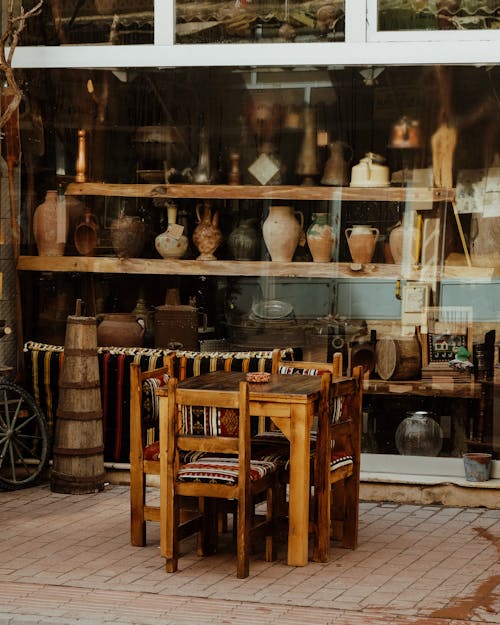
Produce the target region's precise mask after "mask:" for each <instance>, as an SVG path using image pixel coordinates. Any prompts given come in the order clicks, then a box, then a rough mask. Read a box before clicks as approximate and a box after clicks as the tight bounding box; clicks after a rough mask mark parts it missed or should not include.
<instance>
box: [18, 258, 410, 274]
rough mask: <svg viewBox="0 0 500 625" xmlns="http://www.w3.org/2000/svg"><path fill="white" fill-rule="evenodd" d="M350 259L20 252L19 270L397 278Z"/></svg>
mask: <svg viewBox="0 0 500 625" xmlns="http://www.w3.org/2000/svg"><path fill="white" fill-rule="evenodd" d="M350 267H351V265H350V263H313V262H309V263H302V262H296V263H295V262H289V263H285V262H283V263H282V262H276V261H238V260H216V261H203V260H177V259H168V260H165V259H161V258H116V257H114V256H112V257H109V256H93V257H89V256H57V257H56V256H50V257H49V256H20V257H19V260H18V265H17V268H18V270H19V271H54V272H84V273H85V272H86V273H89V272H92V273H129V274H149V275H181V276H187V275H190V276H191V275H192V276H199V275H205V276H278V277H285V278H301V277H305V278H352V277H355V278H360V277H364V278H373V279H394V280H398V279H399V278H400V270H401V268H400V266H399V265H391V264H377V265H370V266H369V268H368V270H361V271H352V270H351V268H350Z"/></svg>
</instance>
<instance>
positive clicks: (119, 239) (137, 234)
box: [111, 213, 146, 258]
mask: <svg viewBox="0 0 500 625" xmlns="http://www.w3.org/2000/svg"><path fill="white" fill-rule="evenodd" d="M145 241H146V224H145V223H144V222H143V221H142V219H141V218H140V217H130V216H127V215H124V214H123V213H122V214H121V215H120V216H119V217H118V219H114V220H113V221H112V222H111V243H112V245H113V249H114V251H115V254H116V255H117V256H118V258H137V257H138V256H140V255H141V252H142V250H143V248H144V243H145Z"/></svg>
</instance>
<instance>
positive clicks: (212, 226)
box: [193, 200, 222, 260]
mask: <svg viewBox="0 0 500 625" xmlns="http://www.w3.org/2000/svg"><path fill="white" fill-rule="evenodd" d="M201 208H202V205H201V204H198V206H197V207H196V216H197V217H198V225H197V226H196V228H195V229H194V231H193V243H194V244H195V245H196V247H197V248H198V251H199V252H200V255H199V256H198V259H197V260H217V258H216V257H215V256H214V252H215V250H216V249H217V248H218V247H219V245H220V244H221V241H222V232H221V231H220V229H219V213H218V211H215V212H214V214H213V215H212V208H211V204H210V202H209V201H207V200H205V201H204V202H203V215H201V214H200V210H201Z"/></svg>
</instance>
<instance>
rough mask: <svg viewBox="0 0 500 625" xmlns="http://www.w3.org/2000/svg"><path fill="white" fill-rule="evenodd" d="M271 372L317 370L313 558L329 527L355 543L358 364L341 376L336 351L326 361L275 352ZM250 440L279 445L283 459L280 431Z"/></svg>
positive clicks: (323, 553) (320, 552)
mask: <svg viewBox="0 0 500 625" xmlns="http://www.w3.org/2000/svg"><path fill="white" fill-rule="evenodd" d="M273 373H280V374H282V375H287V374H291V375H296V374H300V375H321V376H322V383H321V398H320V403H319V408H318V415H317V416H316V418H315V424H313V432H312V440H313V444H312V448H311V458H312V471H311V484H312V486H313V487H314V488H313V497H312V502H311V503H312V505H311V515H310V516H311V525H312V531H313V532H314V536H315V541H314V549H313V560H315V561H319V562H327V561H328V559H329V549H330V531H331V532H332V536H333V537H334V538H336V539H340V540H341V544H342V546H343V547H346V548H350V549H355V548H356V546H357V536H358V511H359V481H360V478H359V476H360V458H361V414H362V387H363V386H362V374H363V369H362V367H361V366H359V367H356V368H355V369H354V371H353V376H352V377H351V378H345V377H344V378H343V377H342V354H340V353H336V354H334V356H333V360H332V362H331V363H326V362H311V361H310V362H306V361H284V360H281V359H280V358H278V357H276V358H275V360H274V362H273ZM255 440H257V441H263V440H265V441H267V442H270V441H274V442H275V443H276V444H277V445H280V446H281V449H280V451H279V454H280V456H281V457H282V462H283V460H284V461H285V462H286V457H287V456H286V452H287V447H286V442H287V441H286V439H285V437H284V436H280V434H279V433H278V434H276V433H273V432H271V433H270V434H269V433H266V432H264V433H259V435H258V436H257V437H256V439H255ZM283 443H285V446H283ZM271 457H273V456H271ZM275 457H277V455H276V456H275ZM285 467H286V464H285ZM281 479H282V481H285V482H286V481H287V479H288V475H287V471H286V470H285V471H282V473H281ZM332 487H333V494H332Z"/></svg>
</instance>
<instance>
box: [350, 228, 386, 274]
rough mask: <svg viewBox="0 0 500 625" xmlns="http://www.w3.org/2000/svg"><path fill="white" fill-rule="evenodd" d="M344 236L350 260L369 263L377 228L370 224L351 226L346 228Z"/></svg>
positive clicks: (376, 236) (375, 240) (373, 249)
mask: <svg viewBox="0 0 500 625" xmlns="http://www.w3.org/2000/svg"><path fill="white" fill-rule="evenodd" d="M345 236H346V238H347V244H348V245H349V251H350V252H351V257H352V261H353V262H354V263H359V264H361V265H365V264H367V263H370V262H371V260H372V258H373V254H374V252H375V245H376V244H377V239H378V236H379V230H378V228H372V227H371V226H353V227H352V228H346V231H345Z"/></svg>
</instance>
